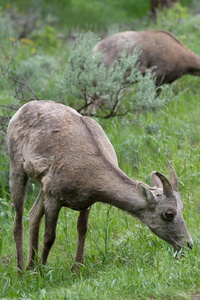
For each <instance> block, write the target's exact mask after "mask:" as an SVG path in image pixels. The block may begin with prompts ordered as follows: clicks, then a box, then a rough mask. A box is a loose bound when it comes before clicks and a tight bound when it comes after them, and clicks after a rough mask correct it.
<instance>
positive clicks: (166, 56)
mask: <svg viewBox="0 0 200 300" xmlns="http://www.w3.org/2000/svg"><path fill="white" fill-rule="evenodd" d="M138 45H140V47H141V48H140V49H141V54H140V56H139V67H138V69H139V70H140V71H141V72H142V74H144V73H145V72H146V71H148V70H151V69H152V68H153V72H154V73H155V75H156V85H157V86H160V85H162V84H165V83H172V82H173V81H174V80H176V79H178V78H180V77H181V76H183V75H186V74H191V75H196V76H200V57H199V56H197V55H196V54H194V53H193V52H192V51H190V50H189V49H188V48H187V47H185V46H184V45H183V44H182V43H181V42H180V41H179V40H177V39H176V38H175V36H174V35H172V34H171V33H170V32H167V31H162V30H144V31H125V32H121V33H117V34H114V35H112V36H110V37H107V38H106V39H104V40H101V41H100V42H98V43H97V45H96V46H95V47H94V49H93V51H94V52H98V51H102V61H103V63H104V64H105V65H106V67H109V66H111V65H112V64H113V63H114V62H115V61H116V60H118V59H120V57H121V55H122V52H123V50H124V49H127V54H128V55H132V54H133V52H134V49H135V47H136V46H138Z"/></svg>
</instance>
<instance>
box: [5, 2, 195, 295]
mask: <svg viewBox="0 0 200 300" xmlns="http://www.w3.org/2000/svg"><path fill="white" fill-rule="evenodd" d="M20 3H22V2H20ZM192 21H193V22H194V24H196V25H198V24H199V16H198V15H197V16H195V17H193V16H190V18H188V19H186V20H185V21H184V22H183V25H182V26H181V25H179V26H177V27H176V26H175V25H174V23H173V24H172V23H171V25H170V26H174V30H175V29H176V30H177V32H178V35H179V37H180V39H181V40H182V41H183V42H184V43H186V44H187V46H188V47H190V49H192V50H193V51H196V52H197V53H198V51H199V50H198V49H199V48H198V47H199V30H198V29H197V28H196V27H195V29H194V28H193V25H192ZM162 25H163V24H162ZM163 26H164V25H163ZM187 30H188V31H187ZM187 37H188V39H187ZM53 38H54V37H53ZM65 46H66V45H65ZM34 47H36V48H37V44H35V45H34ZM43 47H44V53H45V47H48V44H47V45H45V44H44V45H43ZM38 48H39V47H38ZM66 48H67V47H66ZM23 51H24V52H23ZM23 51H22V52H21V54H20V53H19V57H18V58H17V61H18V63H19V64H20V62H21V61H22V59H23V60H24V58H28V57H29V56H30V55H29V53H30V45H27V47H26V48H25V49H24V50H23ZM37 51H38V52H39V54H41V52H42V51H43V50H41V49H37ZM58 54H60V55H58ZM20 55H21V56H20ZM50 55H51V56H52V59H54V60H62V59H61V58H63V57H64V56H65V55H66V53H65V48H64V46H63V45H62V46H61V45H60V46H59V47H58V48H56V51H55V53H53V52H51V53H50ZM60 57H61V58H60ZM33 58H34V55H33ZM50 62H51V57H50ZM46 67H48V64H47V65H46ZM55 70H57V69H56V67H55V69H54V70H53V68H52V72H53V71H54V72H56V71H55ZM39 74H41V73H39ZM38 76H39V75H38ZM48 76H49V77H48ZM48 76H47V78H46V77H45V76H44V77H42V78H41V81H42V80H49V81H48V82H50V84H49V86H48V84H47V87H46V89H44V90H41V91H40V89H39V88H38V89H39V92H40V95H41V97H42V96H44V95H46V96H47V98H50V96H51V95H53V93H54V78H55V77H54V73H53V75H52V74H51V73H50V72H48ZM199 80H200V79H199V78H195V77H192V76H185V77H183V78H182V79H180V80H178V81H177V82H175V83H174V84H173V85H172V90H173V92H172V96H171V101H170V103H169V105H167V106H166V107H165V109H163V110H162V111H158V112H156V113H152V112H151V113H147V114H145V115H141V116H137V118H136V117H135V116H133V115H132V114H129V115H127V116H126V117H124V118H114V119H110V120H107V121H105V120H98V122H99V123H100V124H101V125H102V127H103V128H104V130H105V131H106V133H107V135H108V137H109V138H110V140H111V142H112V143H113V145H114V148H115V149H116V153H117V156H118V159H119V164H120V167H121V168H122V169H123V170H124V171H125V172H126V173H127V174H128V175H129V176H130V177H132V178H134V179H138V180H141V181H144V182H146V183H148V184H150V173H151V172H152V171H153V170H155V171H159V172H162V173H163V174H165V175H167V176H169V171H168V169H167V161H169V162H171V163H172V165H173V166H174V167H175V169H176V171H177V174H178V177H179V190H180V193H181V196H182V200H183V203H184V212H183V214H184V218H185V221H186V223H187V226H188V229H189V231H190V234H191V236H192V238H193V240H194V248H193V249H192V250H191V251H187V252H186V253H185V254H184V256H183V257H181V258H180V259H177V258H175V255H174V252H173V249H172V248H171V246H169V245H168V244H167V243H165V242H164V241H162V240H161V239H159V238H157V237H156V236H155V235H153V234H152V233H151V232H150V230H149V229H148V228H147V227H146V226H144V225H143V224H141V223H140V222H139V221H137V220H136V219H134V218H133V217H132V216H130V215H128V214H126V213H124V212H122V211H120V210H118V209H116V208H114V207H110V206H108V205H103V204H101V203H96V204H95V205H93V208H92V210H91V213H90V218H89V229H88V234H87V238H86V246H85V266H84V267H82V269H81V273H80V275H78V276H76V275H74V274H73V273H72V272H71V271H70V269H71V266H72V264H73V262H74V259H75V252H76V243H77V232H76V221H77V217H78V212H75V211H72V210H70V209H65V208H63V209H62V210H61V212H60V217H59V221H58V226H57V238H56V242H55V244H54V246H53V248H52V250H51V252H50V255H49V259H48V264H47V265H46V266H44V267H43V268H42V272H38V271H36V270H32V271H27V272H25V273H24V275H23V276H21V277H18V276H17V268H16V253H15V245H14V240H13V235H12V230H13V219H14V209H13V207H12V205H11V202H12V200H11V198H10V194H9V189H8V169H9V167H8V164H9V162H8V158H7V155H6V152H5V151H4V152H2V153H1V157H0V274H1V276H0V299H52V300H53V299H59V300H60V299H72V300H74V299H81V300H82V299H106V300H107V299H117V300H122V299H128V300H129V299H140V300H141V299H142V300H143V299H182V300H183V299H195V295H196V294H197V295H198V294H199V293H200V283H199V270H200V199H199V193H200V163H199V160H200V149H199V144H200V118H199V115H200V105H199V98H200V91H199ZM34 83H35V84H36V82H34ZM0 85H1V90H0V104H7V103H10V102H11V101H13V100H12V97H11V96H10V95H9V94H8V92H9V91H10V90H11V85H10V86H5V85H4V83H3V82H2V81H1V82H0ZM52 97H53V96H52ZM47 98H46V99H47ZM52 100H53V99H52ZM21 103H23V102H21ZM3 112H4V111H3V110H2V109H0V114H2V113H3ZM36 195H37V187H36V186H35V184H34V183H30V184H29V187H28V197H27V200H26V204H25V213H24V226H25V234H24V257H25V260H26V259H27V255H28V246H29V234H28V212H29V209H30V208H31V206H32V204H33V202H34V199H35V198H36ZM43 234H44V221H43V223H42V227H41V234H40V248H39V257H40V256H41V249H42V240H43Z"/></svg>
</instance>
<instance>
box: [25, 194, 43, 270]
mask: <svg viewBox="0 0 200 300" xmlns="http://www.w3.org/2000/svg"><path fill="white" fill-rule="evenodd" d="M43 202H44V196H43V193H42V191H40V193H39V195H38V197H37V199H36V202H35V203H34V205H33V207H32V208H31V210H30V212H29V234H30V248H29V256H28V263H27V269H30V268H32V267H33V266H34V259H35V254H37V253H38V241H39V230H40V225H41V220H42V217H43V215H44V203H43Z"/></svg>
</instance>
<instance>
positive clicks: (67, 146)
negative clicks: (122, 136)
mask: <svg viewBox="0 0 200 300" xmlns="http://www.w3.org/2000/svg"><path fill="white" fill-rule="evenodd" d="M8 150H9V156H10V189H11V194H12V201H13V203H14V208H15V221H14V230H13V234H14V239H15V243H16V250H17V261H18V268H19V269H20V270H23V267H24V264H23V247H22V244H23V220H22V217H23V209H24V199H25V193H26V184H27V181H28V177H30V178H32V179H34V180H36V181H37V182H39V183H40V185H41V191H40V193H39V195H38V198H37V200H36V202H35V204H34V205H33V207H32V209H31V210H30V214H29V216H30V218H29V233H30V250H29V258H28V264H27V268H30V267H32V266H33V264H34V257H35V253H36V252H37V251H38V236H39V227H40V223H41V219H42V217H43V215H44V214H45V234H44V245H43V252H42V263H43V264H45V263H46V261H47V257H48V254H49V251H50V249H51V247H52V245H53V243H54V240H55V236H56V225H57V220H58V214H59V211H60V209H61V207H63V206H65V207H69V208H71V209H74V210H79V211H80V215H79V218H78V223H77V230H78V245H77V253H76V262H77V263H83V252H84V243H85V236H86V232H87V226H88V216H89V211H90V207H91V205H92V204H93V203H95V202H97V201H100V202H104V203H109V204H112V205H114V206H116V207H118V208H120V209H122V210H124V211H127V212H129V213H130V214H132V215H133V216H134V217H136V218H138V219H139V220H141V221H142V222H143V223H144V224H146V225H147V226H148V227H149V228H150V229H151V230H152V232H154V233H155V234H156V235H158V236H159V237H161V238H162V239H164V240H165V241H167V242H168V243H170V244H171V245H172V246H173V247H174V248H175V249H176V250H178V249H180V248H181V247H183V246H184V244H187V245H188V246H191V245H192V239H191V237H190V234H189V232H188V230H187V227H186V225H185V222H184V220H183V216H182V208H183V204H182V202H181V198H180V196H179V193H178V179H177V175H176V173H175V170H174V169H173V167H172V166H171V165H169V170H170V176H171V180H170V181H169V180H168V179H167V178H166V177H165V176H164V175H162V174H161V173H159V172H153V173H152V183H153V185H154V187H150V186H148V185H146V184H144V183H142V182H138V181H134V180H132V179H130V178H129V177H128V176H127V175H126V174H125V173H124V172H123V171H122V170H121V169H120V168H119V167H118V162H117V157H116V154H115V151H114V149H113V147H112V145H111V143H110V141H109V139H108V138H107V136H106V134H105V133H104V131H103V129H102V128H101V127H100V125H98V123H96V122H95V121H94V120H93V119H91V118H89V117H84V116H81V115H80V114H79V113H77V112H76V111H75V110H74V109H72V108H70V107H67V106H65V105H63V104H59V103H55V102H53V101H32V102H29V103H27V104H25V105H23V106H22V107H21V108H20V109H19V110H18V112H16V114H15V115H14V116H13V118H12V119H11V121H10V123H9V126H8ZM73 268H74V269H76V268H77V264H75V265H74V266H73Z"/></svg>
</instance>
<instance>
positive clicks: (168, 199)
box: [138, 164, 193, 250]
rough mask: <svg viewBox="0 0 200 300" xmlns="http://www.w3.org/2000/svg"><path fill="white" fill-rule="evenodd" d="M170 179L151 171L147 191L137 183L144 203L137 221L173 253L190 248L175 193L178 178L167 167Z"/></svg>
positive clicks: (190, 243)
mask: <svg viewBox="0 0 200 300" xmlns="http://www.w3.org/2000/svg"><path fill="white" fill-rule="evenodd" d="M168 166H169V170H170V180H168V179H167V177H165V176H164V175H163V174H161V173H159V172H152V174H151V181H152V185H153V187H152V188H150V187H148V186H147V185H145V184H143V183H139V184H138V192H139V194H140V196H141V197H142V198H143V199H145V200H146V201H147V206H146V208H145V209H144V210H143V211H142V212H141V215H140V219H141V220H142V221H143V222H144V223H145V224H146V225H147V226H148V227H149V228H150V229H151V231H152V232H153V233H155V234H156V235H157V236H159V237H160V238H162V239H163V240H165V241H166V242H168V243H169V244H171V245H172V246H173V247H174V249H175V250H179V249H180V248H182V247H184V245H187V246H188V247H190V248H191V247H192V244H193V242H192V239H191V236H190V234H189V232H188V229H187V227H186V225H185V221H184V219H183V215H182V210H183V203H182V201H181V197H180V194H179V192H178V177H177V175H176V172H175V170H174V168H173V167H172V166H171V165H170V164H168Z"/></svg>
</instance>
